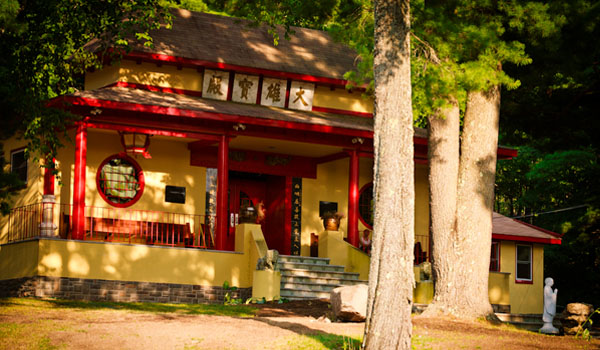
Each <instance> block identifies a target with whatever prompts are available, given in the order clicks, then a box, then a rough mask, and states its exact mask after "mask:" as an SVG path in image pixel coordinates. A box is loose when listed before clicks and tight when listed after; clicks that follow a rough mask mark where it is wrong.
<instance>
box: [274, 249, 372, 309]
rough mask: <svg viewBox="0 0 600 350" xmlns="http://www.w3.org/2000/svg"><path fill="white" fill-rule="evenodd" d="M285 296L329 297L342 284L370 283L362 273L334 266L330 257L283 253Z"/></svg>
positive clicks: (283, 294)
mask: <svg viewBox="0 0 600 350" xmlns="http://www.w3.org/2000/svg"><path fill="white" fill-rule="evenodd" d="M277 264H278V266H279V270H280V271H281V297H282V298H286V299H288V300H304V299H329V292H330V291H331V290H332V289H334V288H336V287H339V286H341V285H353V284H359V283H367V281H362V280H359V279H358V273H351V272H344V266H339V265H330V264H329V259H325V258H312V257H306V256H297V255H281V256H279V261H278V263H277Z"/></svg>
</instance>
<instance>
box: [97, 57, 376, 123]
mask: <svg viewBox="0 0 600 350" xmlns="http://www.w3.org/2000/svg"><path fill="white" fill-rule="evenodd" d="M202 78H203V77H202V74H201V73H199V72H198V71H197V70H196V69H193V68H182V69H177V67H176V66H172V65H163V66H160V67H158V66H157V65H156V64H153V63H147V62H142V63H141V64H137V63H136V62H135V61H131V60H123V61H121V63H120V64H115V65H112V66H107V67H105V68H104V69H102V70H100V71H94V72H88V73H87V74H86V76H85V89H86V90H95V89H99V88H101V87H104V86H107V85H110V84H113V83H116V82H128V83H135V84H142V85H152V86H160V87H166V88H175V89H183V90H190V91H202ZM313 106H315V107H324V108H333V109H340V110H347V111H353V112H361V113H373V99H372V98H371V97H366V98H365V97H363V96H362V92H360V91H357V90H354V91H348V90H346V89H344V88H334V89H333V90H332V89H331V88H330V87H328V86H322V85H321V86H315V94H314V98H313Z"/></svg>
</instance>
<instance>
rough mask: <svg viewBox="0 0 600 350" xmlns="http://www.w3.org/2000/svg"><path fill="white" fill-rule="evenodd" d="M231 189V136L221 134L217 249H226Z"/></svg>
mask: <svg viewBox="0 0 600 350" xmlns="http://www.w3.org/2000/svg"><path fill="white" fill-rule="evenodd" d="M228 190H229V138H228V137H227V136H226V135H221V139H220V140H219V160H218V164H217V228H216V229H217V234H216V236H217V237H216V248H217V250H225V249H226V248H225V247H226V246H227V231H228V230H229V220H228V219H229V218H228V216H229V215H228V209H229V208H228V207H227V204H228V195H227V191H228Z"/></svg>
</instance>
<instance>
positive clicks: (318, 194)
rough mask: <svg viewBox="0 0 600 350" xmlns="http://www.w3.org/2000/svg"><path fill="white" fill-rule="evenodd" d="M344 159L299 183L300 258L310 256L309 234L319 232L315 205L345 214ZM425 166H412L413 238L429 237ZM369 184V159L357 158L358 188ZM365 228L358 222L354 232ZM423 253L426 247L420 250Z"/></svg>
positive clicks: (323, 166)
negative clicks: (335, 207) (325, 204)
mask: <svg viewBox="0 0 600 350" xmlns="http://www.w3.org/2000/svg"><path fill="white" fill-rule="evenodd" d="M348 162H349V160H348V158H344V159H340V160H336V161H333V162H328V163H324V164H320V165H319V166H318V167H317V178H316V179H302V239H301V242H302V248H301V255H304V256H308V255H310V234H311V233H312V232H314V233H316V234H318V233H319V232H321V231H323V221H322V220H321V219H320V218H319V201H324V202H337V203H338V211H340V212H342V213H347V212H348V167H349V165H348ZM427 174H428V170H427V166H426V165H421V164H415V234H417V235H424V236H428V235H429V189H428V188H429V185H428V179H427ZM372 181H373V159H369V158H361V160H360V178H359V188H362V187H363V186H364V185H365V184H368V183H369V182H372ZM365 228H366V227H365V226H364V225H363V224H362V222H361V221H360V220H359V224H358V229H359V232H362V231H363V230H364V229H365ZM339 230H340V231H342V232H344V237H345V236H346V233H347V232H348V220H347V218H344V219H342V221H341V225H340V228H339ZM423 249H424V250H427V249H428V247H427V246H424V247H423Z"/></svg>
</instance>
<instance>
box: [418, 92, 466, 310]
mask: <svg viewBox="0 0 600 350" xmlns="http://www.w3.org/2000/svg"><path fill="white" fill-rule="evenodd" d="M459 133H460V110H459V108H458V103H457V102H456V101H452V104H451V106H449V107H447V108H444V109H442V110H441V111H440V115H435V116H432V117H430V118H429V133H428V159H429V203H430V217H431V232H432V246H431V248H432V249H431V257H432V271H433V280H434V299H433V301H432V303H431V304H430V305H429V306H428V307H427V309H426V310H425V313H424V314H425V315H436V314H439V313H442V314H448V313H453V310H452V308H453V306H454V302H455V300H456V299H459V298H460V295H459V294H460V291H459V290H457V289H456V286H455V283H454V281H455V280H456V279H457V278H458V276H457V273H458V270H460V268H457V267H460V266H461V264H462V262H461V259H462V258H463V257H464V254H462V249H463V247H460V246H457V239H456V238H457V234H456V200H457V186H458V160H459Z"/></svg>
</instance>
